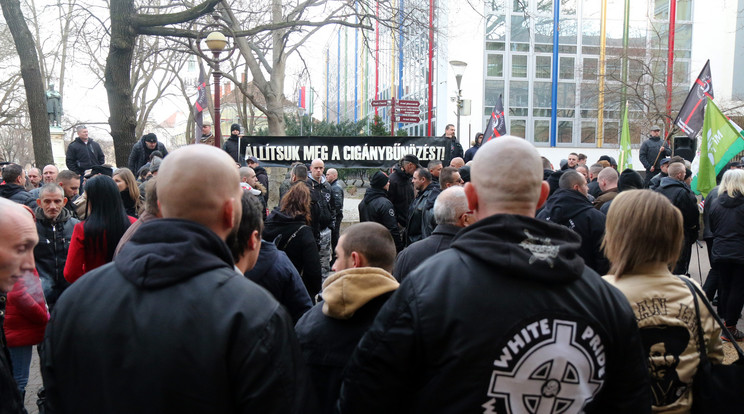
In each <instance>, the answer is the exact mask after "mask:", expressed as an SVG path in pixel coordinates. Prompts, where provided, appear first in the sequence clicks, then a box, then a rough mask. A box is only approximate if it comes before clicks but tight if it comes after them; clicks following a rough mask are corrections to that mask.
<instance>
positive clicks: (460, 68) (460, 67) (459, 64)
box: [449, 60, 468, 139]
mask: <svg viewBox="0 0 744 414" xmlns="http://www.w3.org/2000/svg"><path fill="white" fill-rule="evenodd" d="M449 64H450V66H452V71H454V72H455V81H457V139H460V111H461V110H462V89H460V83H461V82H462V75H463V73H465V68H467V67H468V64H467V63H465V62H463V61H460V60H450V62H449Z"/></svg>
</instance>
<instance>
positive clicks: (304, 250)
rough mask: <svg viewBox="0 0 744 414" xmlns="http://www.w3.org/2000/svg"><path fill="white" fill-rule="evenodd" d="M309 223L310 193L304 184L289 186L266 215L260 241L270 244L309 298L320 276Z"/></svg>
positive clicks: (317, 288)
mask: <svg viewBox="0 0 744 414" xmlns="http://www.w3.org/2000/svg"><path fill="white" fill-rule="evenodd" d="M309 223H310V190H309V189H308V188H307V186H306V185H305V184H304V183H297V184H295V185H293V186H292V187H291V188H290V189H289V191H287V194H285V195H284V197H283V198H282V201H281V204H280V205H279V207H278V208H276V209H274V211H272V212H271V214H269V217H268V218H267V219H266V223H265V225H264V231H263V235H262V238H263V239H264V240H266V241H273V242H274V243H276V247H277V248H278V249H279V250H283V251H284V252H285V253H287V256H289V260H291V261H292V264H293V265H294V266H295V268H297V272H299V273H300V276H302V281H303V282H304V283H305V288H306V289H307V293H308V294H310V298H313V299H314V298H315V295H316V294H317V293H318V292H320V284H321V272H320V254H319V253H318V245H317V243H316V242H315V236H313V230H312V228H311V227H310V226H309V225H308V224H309Z"/></svg>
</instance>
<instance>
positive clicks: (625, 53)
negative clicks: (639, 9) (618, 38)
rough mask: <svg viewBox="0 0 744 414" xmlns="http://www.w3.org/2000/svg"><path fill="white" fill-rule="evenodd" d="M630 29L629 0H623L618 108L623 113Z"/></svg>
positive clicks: (626, 98) (625, 99) (626, 92)
mask: <svg viewBox="0 0 744 414" xmlns="http://www.w3.org/2000/svg"><path fill="white" fill-rule="evenodd" d="M629 31H630V0H625V22H624V24H623V61H622V65H623V72H622V73H623V84H622V89H621V97H620V99H621V102H622V103H623V107H622V108H621V109H620V112H621V113H625V108H626V107H627V105H628V37H630V35H629Z"/></svg>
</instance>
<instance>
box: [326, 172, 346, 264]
mask: <svg viewBox="0 0 744 414" xmlns="http://www.w3.org/2000/svg"><path fill="white" fill-rule="evenodd" d="M326 179H327V180H328V184H330V185H331V193H333V207H334V210H335V211H336V219H335V220H334V225H333V228H332V229H331V249H332V250H333V260H335V259H336V245H337V244H338V238H339V236H340V234H341V222H342V221H343V220H344V189H343V188H341V185H339V183H338V171H337V170H336V169H335V168H329V169H328V171H326Z"/></svg>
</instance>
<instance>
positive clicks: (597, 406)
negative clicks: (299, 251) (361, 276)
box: [338, 136, 651, 414]
mask: <svg viewBox="0 0 744 414" xmlns="http://www.w3.org/2000/svg"><path fill="white" fill-rule="evenodd" d="M548 192H549V186H548V184H547V183H545V182H543V180H542V163H541V160H540V156H539V155H538V153H537V151H536V150H535V148H534V147H533V146H532V145H531V144H529V143H528V142H527V141H525V140H524V139H521V138H515V137H508V136H505V137H501V138H499V139H496V140H491V141H489V142H488V143H486V144H484V145H483V147H481V149H479V150H478V152H477V153H476V155H475V158H474V163H473V165H472V181H471V182H470V183H467V184H466V185H465V194H466V197H467V199H468V205H469V207H470V209H471V210H472V211H473V212H474V215H475V218H476V219H477V220H478V221H477V222H476V223H474V224H473V225H471V226H468V227H466V228H464V229H462V230H461V231H460V232H459V233H458V234H457V237H456V238H455V239H454V241H453V242H452V244H451V246H450V248H449V249H447V250H445V251H443V252H440V253H438V254H437V255H435V256H434V257H432V258H430V259H428V260H427V261H425V262H424V263H422V264H421V265H420V266H419V267H418V268H417V269H416V270H414V271H413V272H412V273H411V274H409V275H408V276H407V277H406V278H405V279H404V280H403V283H401V285H400V287H399V288H398V291H397V292H396V293H395V294H394V295H393V296H392V297H391V298H390V300H388V302H387V303H386V304H385V305H384V306H383V308H382V309H381V310H380V313H379V314H378V315H377V318H376V319H375V322H374V323H373V324H372V327H371V328H370V330H369V331H368V332H367V334H365V336H364V337H363V338H362V340H361V341H360V342H359V345H358V347H357V350H356V352H355V353H354V355H353V356H352V358H351V360H350V361H349V365H348V366H347V367H346V371H345V378H344V381H343V385H342V389H341V394H340V397H339V404H338V407H339V409H340V410H339V411H340V412H341V413H355V414H357V413H382V412H417V413H419V412H421V413H424V412H425V413H464V412H470V413H475V412H478V413H483V412H485V413H497V412H498V413H505V412H511V413H528V412H543V411H545V412H551V410H553V411H557V410H559V409H560V410H561V411H562V412H565V413H568V412H571V413H578V412H586V413H635V412H641V413H650V412H651V397H650V387H649V385H648V371H647V369H646V362H645V357H644V355H643V350H642V348H641V341H640V335H639V333H638V326H637V325H636V321H635V317H634V315H633V311H632V310H631V308H630V305H629V304H628V301H627V300H626V299H625V297H624V296H623V295H622V294H621V293H620V292H619V291H618V290H616V289H614V288H613V287H611V286H609V285H608V284H606V283H604V282H603V281H602V280H601V279H600V277H599V276H598V275H597V274H596V273H595V272H594V271H592V270H590V269H589V268H587V267H586V266H585V265H584V262H583V261H582V260H581V258H579V257H578V255H577V250H578V248H579V237H578V236H577V235H576V234H575V233H573V232H571V231H570V230H568V229H566V228H564V227H562V226H558V225H555V224H552V223H548V222H543V221H539V220H536V219H535V218H534V215H535V210H536V209H537V208H538V207H539V206H540V205H542V203H543V202H544V201H545V199H546V198H547V196H548ZM556 407H558V408H556Z"/></svg>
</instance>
